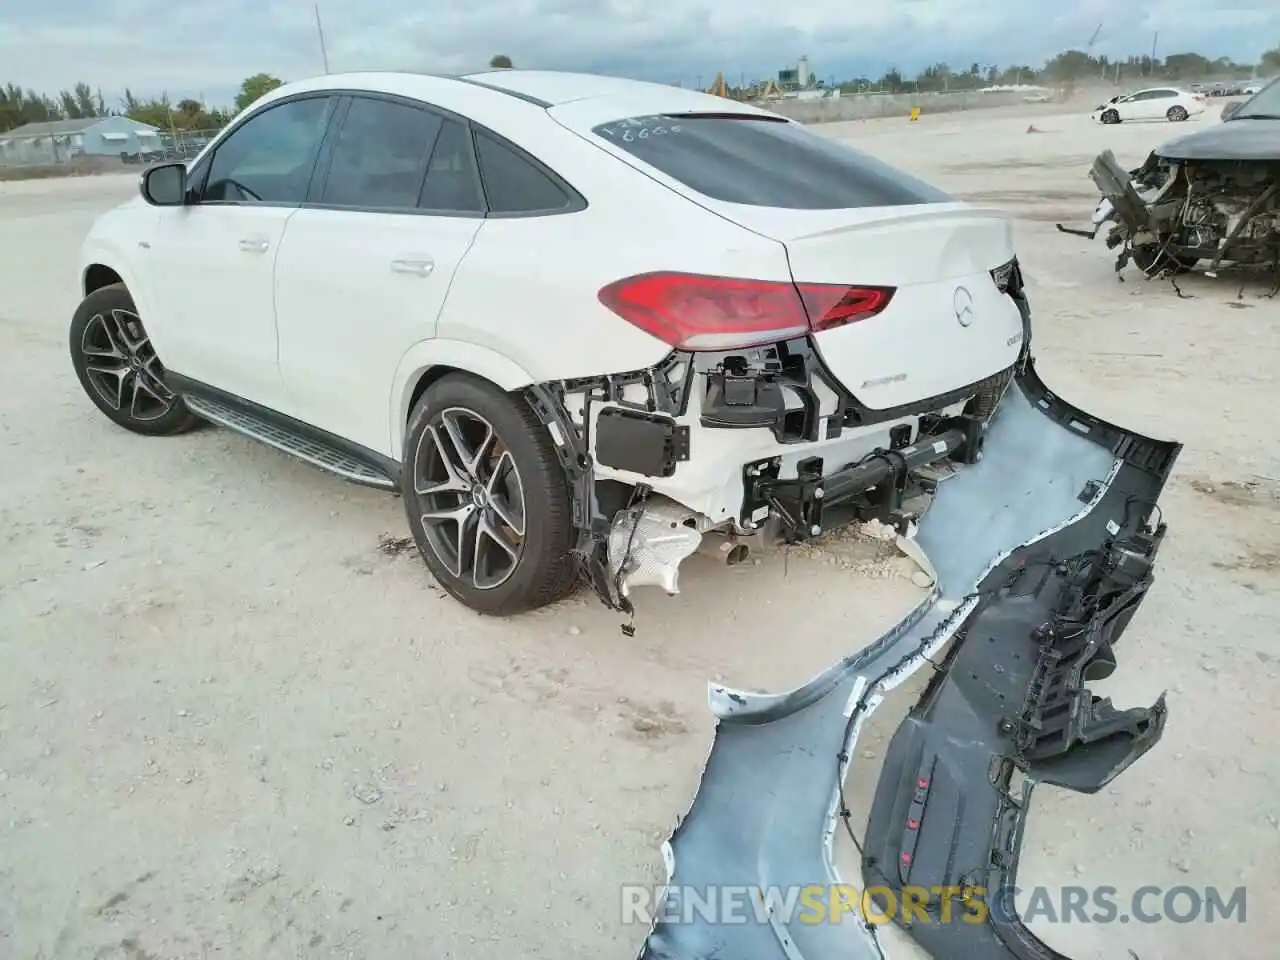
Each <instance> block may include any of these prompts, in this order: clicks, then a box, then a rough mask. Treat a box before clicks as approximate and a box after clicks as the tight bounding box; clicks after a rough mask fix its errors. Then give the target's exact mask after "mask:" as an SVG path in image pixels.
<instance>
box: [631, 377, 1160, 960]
mask: <svg viewBox="0 0 1280 960" xmlns="http://www.w3.org/2000/svg"><path fill="white" fill-rule="evenodd" d="M1015 384H1016V386H1015V388H1014V389H1012V390H1010V391H1009V394H1008V395H1007V396H1006V398H1005V400H1004V402H1003V403H1002V405H1001V407H1000V410H999V412H998V413H997V414H996V416H995V417H994V418H993V420H992V422H991V424H990V426H989V429H988V431H987V437H986V443H985V456H984V457H983V459H982V461H981V462H980V463H975V464H973V465H971V466H968V467H966V468H965V469H964V470H963V471H961V472H960V473H959V474H957V475H956V476H955V477H954V478H953V479H951V480H949V481H947V482H946V484H945V485H944V487H943V489H942V490H941V491H940V492H939V495H938V497H937V499H936V501H935V503H934V505H933V507H932V509H931V510H930V512H929V513H928V514H927V515H926V516H925V518H924V520H923V522H922V524H921V527H920V530H919V534H918V543H919V545H920V547H921V548H922V549H923V551H924V552H925V554H926V555H927V556H928V557H929V559H930V561H931V563H932V565H933V567H934V571H935V573H936V585H935V587H934V589H933V591H932V592H931V595H930V596H929V597H928V598H927V599H926V600H925V601H924V602H923V603H921V604H920V605H919V606H918V607H917V608H916V609H915V610H913V611H912V613H911V614H910V615H909V616H908V617H907V618H905V619H904V620H903V621H902V622H901V623H899V624H898V626H897V627H895V628H894V629H893V630H892V631H890V632H889V633H888V634H886V635H884V636H883V637H881V638H880V639H879V640H877V641H875V642H874V643H872V644H871V645H870V646H868V647H866V648H865V649H863V650H861V651H859V652H858V653H856V654H851V655H850V656H848V657H846V658H845V659H844V660H842V661H841V662H840V663H838V664H836V665H835V666H834V667H832V668H830V669H829V670H827V671H825V672H824V673H822V674H821V675H819V676H818V677H816V678H815V679H814V680H812V681H811V682H810V683H808V684H806V685H805V686H803V687H801V688H799V689H797V690H794V691H792V692H791V693H787V694H781V695H761V694H751V693H741V692H736V691H731V690H727V689H724V688H722V687H712V689H711V692H710V700H711V706H712V709H713V711H714V712H715V713H716V714H717V716H718V718H719V725H718V729H717V733H716V737H715V741H714V744H713V746H712V750H711V755H710V757H709V759H708V762H707V767H706V770H705V772H704V774H703V779H702V783H701V785H700V788H699V791H698V794H697V796H696V798H695V800H694V803H693V806H692V808H691V809H690V811H689V813H688V815H687V816H686V817H685V818H684V820H683V821H682V822H681V824H680V826H679V827H678V828H677V830H676V832H675V834H674V835H673V836H672V837H671V840H670V841H669V848H668V850H667V854H668V856H667V862H668V867H669V870H670V872H671V877H670V882H671V884H672V885H673V886H672V891H673V895H675V893H674V891H678V890H689V889H694V890H704V891H705V890H710V889H715V888H725V887H737V888H741V887H744V886H745V887H748V888H753V889H760V890H762V891H765V890H775V889H778V888H784V889H791V888H805V887H812V886H814V885H817V886H821V887H829V886H830V885H832V884H835V883H837V882H839V878H838V877H837V876H836V872H835V868H834V866H833V863H832V855H831V843H832V838H833V835H834V831H835V830H836V829H837V827H838V826H839V823H840V817H841V816H842V815H843V814H844V803H843V800H842V796H843V786H842V785H843V782H844V779H845V777H846V776H847V775H852V776H858V775H859V774H858V769H857V764H856V763H854V762H853V758H854V757H855V756H856V754H855V752H854V751H853V744H854V743H855V741H856V739H857V736H858V731H859V729H860V727H861V725H862V723H863V721H864V720H865V719H866V717H867V716H868V715H869V714H870V712H871V711H872V710H874V709H875V707H876V706H877V705H878V703H879V702H880V700H881V698H882V696H883V694H884V692H885V691H886V690H887V689H889V688H891V687H893V686H896V685H897V684H898V683H900V682H901V681H902V680H903V679H905V678H906V677H907V676H908V675H910V674H911V673H913V672H914V671H915V670H917V669H919V668H921V667H922V666H925V665H928V664H930V658H931V657H932V656H933V655H934V654H936V653H938V652H940V651H941V650H942V649H943V648H944V647H946V646H947V645H948V643H950V642H952V641H954V643H952V644H951V649H950V652H949V654H948V658H947V660H946V661H945V663H944V664H943V666H942V667H941V669H940V670H939V671H938V673H937V675H936V676H935V677H934V678H933V682H932V683H931V684H930V685H929V688H928V690H927V692H926V693H925V695H924V696H923V697H922V699H921V700H920V702H919V704H918V705H917V706H916V707H915V709H913V710H912V711H911V713H910V714H909V715H908V717H907V719H906V720H905V721H904V722H903V724H902V725H901V726H900V727H899V729H898V731H897V733H896V734H895V736H894V737H893V740H892V742H891V744H890V747H889V751H888V755H887V757H886V761H885V766H884V770H883V772H882V775H881V778H880V781H879V784H878V787H877V790H876V795H875V801H874V804H873V809H872V811H871V816H870V820H869V823H868V828H867V832H866V836H865V839H864V842H863V845H862V846H863V850H864V855H863V864H862V866H863V872H864V878H862V882H859V881H858V878H849V882H853V883H854V884H855V885H856V886H858V887H859V888H861V887H863V886H864V884H865V885H866V886H868V887H877V886H881V887H887V888H889V889H890V890H895V891H897V890H901V889H902V887H903V886H904V885H908V884H909V885H911V886H912V887H915V888H926V889H929V890H932V889H934V888H941V887H968V886H981V887H984V888H986V890H987V891H989V893H988V895H987V899H988V903H989V905H990V901H991V898H992V897H993V896H998V891H1000V890H1002V889H1007V888H1009V887H1011V886H1012V884H1013V883H1014V881H1015V879H1016V871H1017V863H1018V850H1019V846H1020V843H1021V832H1022V827H1023V823H1024V820H1025V816H1026V810H1027V802H1028V800H1029V799H1030V793H1031V787H1032V786H1033V785H1034V783H1035V782H1036V781H1043V782H1048V783H1055V784H1059V785H1062V786H1066V787H1069V788H1071V789H1075V790H1081V791H1086V792H1091V791H1094V790H1097V789H1099V788H1101V787H1102V786H1103V785H1105V784H1106V783H1107V782H1109V781H1110V780H1111V779H1112V778H1113V777H1115V776H1116V775H1117V774H1118V773H1120V772H1121V771H1122V770H1124V769H1125V768H1126V767H1127V766H1128V765H1129V764H1131V763H1132V762H1133V761H1134V760H1135V759H1137V758H1138V757H1140V756H1141V755H1142V754H1143V753H1144V752H1145V751H1146V750H1148V749H1150V747H1151V746H1152V745H1154V743H1155V742H1156V741H1157V740H1158V739H1159V736H1160V734H1161V732H1162V729H1163V721H1164V715H1165V709H1164V703H1163V698H1161V700H1159V701H1157V702H1156V703H1155V704H1154V705H1153V706H1151V707H1150V708H1147V709H1136V710H1129V711H1124V712H1118V711H1115V710H1113V709H1112V708H1111V706H1110V704H1109V702H1107V701H1106V700H1101V699H1098V698H1094V697H1092V696H1091V695H1090V694H1089V693H1088V691H1087V690H1086V689H1085V686H1084V685H1085V683H1086V682H1087V681H1088V680H1090V679H1094V678H1096V677H1099V676H1105V675H1106V673H1107V672H1109V669H1110V667H1111V666H1112V665H1114V662H1115V660H1114V657H1113V655H1112V653H1111V649H1112V646H1113V645H1114V644H1115V642H1116V640H1117V638H1118V637H1119V635H1120V633H1121V632H1122V631H1123V630H1124V628H1125V626H1126V625H1127V623H1128V621H1129V619H1130V618H1131V617H1132V615H1133V613H1134V611H1135V610H1136V608H1137V606H1138V604H1139V603H1140V602H1141V600H1142V597H1143V595H1144V593H1145V590H1146V588H1147V587H1148V585H1149V584H1150V582H1151V568H1152V563H1153V560H1154V557H1155V554H1156V552H1157V550H1158V548H1159V545H1160V542H1161V539H1162V537H1163V533H1164V527H1163V523H1160V524H1158V525H1156V526H1155V527H1154V528H1152V527H1151V526H1150V519H1151V516H1152V514H1153V511H1155V512H1158V508H1157V507H1156V504H1155V501H1156V498H1157V497H1158V495H1159V493H1160V491H1161V489H1162V488H1163V486H1164V483H1165V481H1166V480H1167V478H1168V475H1169V472H1170V470H1171V469H1172V466H1173V462H1174V460H1175V458H1176V457H1177V455H1178V452H1179V449H1180V447H1179V446H1178V444H1176V443H1166V442H1161V441H1155V440H1151V439H1148V438H1145V437H1141V436H1138V435H1136V434H1133V433H1130V432H1127V431H1124V430H1122V429H1120V428H1117V427H1114V426H1112V425H1110V424H1107V423H1104V422H1102V421H1099V420H1097V419H1096V418H1093V417H1090V416H1088V415H1087V414H1084V413H1083V412H1081V411H1079V410H1077V409H1076V408H1074V407H1072V406H1070V405H1069V404H1067V403H1065V402H1064V401H1062V400H1061V399H1059V398H1057V397H1056V396H1054V395H1053V394H1052V393H1050V392H1049V391H1048V389H1047V388H1046V387H1045V386H1044V384H1043V383H1042V382H1041V381H1040V379H1039V378H1038V376H1037V375H1036V372H1035V369H1034V366H1033V365H1032V364H1030V363H1029V364H1028V366H1027V367H1026V369H1025V370H1024V372H1023V373H1021V374H1020V375H1019V376H1018V378H1017V379H1016V381H1015ZM1015 771H1020V772H1021V775H1022V776H1021V782H1022V784H1023V786H1022V787H1021V788H1020V789H1014V788H1013V787H1012V783H1013V782H1014V781H1015V780H1018V779H1019V778H1018V777H1017V776H1016V775H1015ZM941 906H942V904H941V902H940V901H939V900H938V899H937V898H936V897H934V898H933V899H932V900H931V901H930V902H929V903H928V904H927V905H926V908H927V910H928V911H929V912H930V914H931V915H933V916H937V915H938V914H940V913H942V912H943V911H942V910H941ZM948 912H949V913H950V914H951V915H953V916H954V915H957V914H959V913H960V912H961V911H960V910H958V909H953V910H951V911H948ZM908 932H909V933H910V934H911V935H912V936H913V937H914V938H915V939H916V940H917V942H919V943H920V944H921V945H923V946H924V947H925V948H926V949H928V950H929V951H930V952H931V953H933V954H934V955H935V956H938V957H945V958H948V960H950V958H962V960H967V958H975V960H977V958H982V960H996V958H1037V960H1042V958H1055V957H1058V954H1056V953H1055V952H1054V951H1052V950H1051V949H1050V948H1048V947H1046V946H1045V945H1044V944H1042V943H1041V942H1040V941H1038V940H1037V939H1036V938H1035V937H1034V936H1033V935H1032V934H1031V933H1030V932H1029V931H1028V930H1027V929H1026V928H1025V927H1024V926H1023V925H1022V923H1021V922H1020V921H1019V920H1018V918H1017V916H1016V914H1015V913H1014V912H1013V911H1012V910H1011V909H1008V907H1007V906H1005V908H1004V909H997V908H996V907H995V906H991V908H990V909H989V911H988V919H987V921H986V922H985V923H982V924H973V923H955V922H953V923H949V924H942V923H937V922H933V923H916V924H913V925H911V926H910V927H909V928H908ZM883 955H884V954H883V950H882V946H881V944H880V941H879V937H878V935H877V932H876V928H875V927H874V926H871V925H867V924H864V923H862V922H855V921H852V920H850V921H849V922H844V923H832V922H826V923H797V922H787V918H780V917H778V916H777V915H772V916H766V917H763V918H762V917H761V916H759V915H758V914H755V915H753V914H751V912H750V911H748V913H747V917H746V922H720V921H717V920H708V919H706V918H704V917H701V916H697V917H685V916H681V915H680V911H679V910H677V911H674V913H673V916H671V917H665V918H662V919H660V920H659V921H658V922H657V923H656V924H655V926H654V927H653V929H652V930H651V932H650V935H649V937H648V938H647V940H646V941H645V943H644V946H643V948H642V951H641V957H642V958H644V960H701V958H706V957H732V958H733V960H800V958H804V960H851V958H854V960H856V958H863V957H865V958H876V960H879V958H881V957H882V956H883Z"/></svg>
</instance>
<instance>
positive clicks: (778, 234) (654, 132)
mask: <svg viewBox="0 0 1280 960" xmlns="http://www.w3.org/2000/svg"><path fill="white" fill-rule="evenodd" d="M601 112H602V111H601V110H600V105H599V104H598V103H597V104H592V103H591V102H586V103H579V104H574V103H570V104H566V105H564V106H562V107H557V108H554V109H553V111H552V113H553V115H555V116H556V117H557V119H559V120H560V121H561V122H562V123H564V124H565V125H567V126H569V127H570V128H571V129H575V130H578V131H579V132H580V133H582V135H584V136H587V137H589V138H592V139H594V140H595V141H596V142H598V143H599V144H600V145H601V147H602V148H603V149H606V150H608V151H609V152H611V153H613V154H614V155H615V156H617V157H619V159H622V160H624V161H625V162H628V163H631V164H632V165H634V166H636V167H637V168H638V169H642V170H644V171H645V172H647V173H649V175H650V176H653V177H654V178H655V179H660V180H661V181H662V182H664V183H666V184H667V185H668V186H670V187H671V188H672V189H674V190H677V191H679V192H681V193H683V194H684V195H685V196H687V197H689V199H691V200H693V201H694V202H696V203H698V204H700V205H701V206H703V207H706V208H707V209H709V210H712V211H713V212H715V213H718V214H719V215H721V216H723V217H725V218H726V219H728V220H731V221H733V222H734V223H738V224H740V225H742V226H744V227H747V228H748V229H750V230H753V231H754V232H756V233H758V234H761V235H763V236H766V237H770V238H773V239H776V240H778V241H779V242H781V243H782V244H784V246H785V247H786V250H787V256H788V259H789V261H790V266H791V272H792V276H793V278H794V280H795V281H796V283H797V284H800V285H802V286H803V285H804V284H834V285H847V286H848V288H850V289H851V290H852V289H854V288H858V289H860V290H863V291H869V292H870V293H869V294H868V296H870V295H871V293H874V292H875V291H880V292H881V294H885V293H887V294H888V296H887V297H886V296H883V295H881V296H880V297H879V299H878V300H876V304H877V306H876V309H875V311H874V312H870V313H868V314H866V315H861V316H857V315H855V316H854V318H852V319H849V318H847V317H846V318H842V321H841V322H840V323H838V324H832V325H829V326H828V325H825V324H824V323H823V322H821V320H820V318H818V317H816V316H813V315H812V313H813V311H812V309H811V316H810V320H811V322H813V323H814V324H815V327H816V328H817V329H816V332H815V333H814V337H813V339H814V343H815V344H816V346H817V348H818V351H819V352H820V354H821V355H822V357H823V359H824V360H825V361H826V363H827V365H828V367H830V369H831V371H832V372H833V373H834V374H835V375H836V376H837V377H839V378H840V380H841V381H842V382H843V383H844V385H845V387H847V388H848V389H849V390H850V391H852V392H853V393H854V394H855V395H856V396H857V397H858V399H859V400H860V401H861V402H862V403H864V404H866V405H867V406H869V407H872V408H873V409H887V408H889V407H895V406H898V405H900V404H905V403H913V402H916V401H919V400H921V399H925V398H929V397H933V396H937V395H940V394H943V393H947V392H949V391H952V390H958V389H960V388H962V387H966V386H968V385H970V384H972V383H975V382H976V381H978V380H981V379H983V378H985V377H987V376H990V375H992V374H993V373H996V372H999V371H1000V370H1002V369H1004V368H1005V367H1008V366H1009V365H1011V364H1012V363H1013V362H1014V361H1015V360H1016V359H1017V357H1018V353H1019V351H1020V342H1021V333H1022V321H1021V316H1020V314H1019V313H1018V309H1017V306H1016V305H1015V304H1014V303H1013V301H1012V300H1011V299H1010V298H1009V297H1008V296H1005V295H1004V294H1002V293H1001V292H1000V290H999V289H998V288H997V287H996V283H995V280H994V279H993V277H992V274H991V271H992V270H993V269H995V268H997V267H1000V266H1002V265H1004V264H1006V263H1008V262H1009V261H1010V260H1011V259H1012V258H1013V255H1014V254H1013V239H1012V231H1011V227H1010V225H1009V223H1008V222H1007V220H1006V219H1005V218H1004V217H1002V216H1001V215H999V214H997V213H994V212H991V211H985V210H979V209H975V208H973V207H970V206H969V205H967V204H964V203H960V202H958V201H956V200H954V199H953V198H952V197H950V196H948V195H947V194H945V193H943V192H942V191H940V190H938V189H936V188H934V187H931V186H929V185H928V184H926V183H923V182H922V181H920V180H917V179H915V178H914V177H911V176H909V175H907V174H905V173H902V172H901V171H898V170H895V169H893V168H892V167H889V166H887V165H885V164H883V163H881V162H880V161H878V160H876V159H874V158H873V157H870V156H868V155H866V154H863V153H860V152H858V151H855V150H853V149H851V148H850V147H848V146H846V145H844V144H841V143H838V142H836V141H834V140H831V139H829V138H826V137H822V136H819V135H817V134H814V133H812V132H810V131H808V130H806V129H805V128H804V127H802V126H800V125H799V124H794V123H789V122H786V121H782V120H780V119H778V118H776V117H773V116H772V115H768V114H763V115H761V114H737V113H728V114H708V115H687V114H686V115H680V116H677V115H658V116H655V115H652V114H650V115H633V116H630V117H626V116H618V115H615V116H613V117H608V118H606V117H602V116H601ZM672 269H679V265H678V264H673V265H672ZM867 302H871V300H868V301H867Z"/></svg>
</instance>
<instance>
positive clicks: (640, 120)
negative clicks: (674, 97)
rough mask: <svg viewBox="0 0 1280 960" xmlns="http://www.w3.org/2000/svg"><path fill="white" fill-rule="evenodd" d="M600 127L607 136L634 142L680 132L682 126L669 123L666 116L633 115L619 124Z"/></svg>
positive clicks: (624, 141) (625, 141)
mask: <svg viewBox="0 0 1280 960" xmlns="http://www.w3.org/2000/svg"><path fill="white" fill-rule="evenodd" d="M599 129H600V132H601V133H603V134H604V135H605V136H607V137H610V138H616V139H618V140H621V141H622V142H623V143H634V142H635V141H637V140H648V139H649V138H650V137H665V136H667V135H668V134H672V133H679V132H680V131H681V129H682V128H681V126H680V124H678V123H673V124H670V125H668V123H667V122H666V118H665V117H632V118H630V119H628V120H622V121H620V122H619V123H618V125H617V126H613V127H600V128H599Z"/></svg>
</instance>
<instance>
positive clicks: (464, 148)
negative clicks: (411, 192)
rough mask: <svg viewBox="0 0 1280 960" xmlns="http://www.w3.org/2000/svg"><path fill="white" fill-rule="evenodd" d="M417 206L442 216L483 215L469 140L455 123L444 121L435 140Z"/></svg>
mask: <svg viewBox="0 0 1280 960" xmlns="http://www.w3.org/2000/svg"><path fill="white" fill-rule="evenodd" d="M418 206H419V207H421V208H422V209H423V210H435V211H439V212H442V213H473V214H482V213H484V198H483V197H482V196H480V181H479V180H477V179H476V165H475V160H474V159H473V158H472V155H471V137H470V135H469V134H468V132H467V128H466V127H465V126H463V125H462V124H461V123H459V122H458V121H456V120H446V121H445V122H444V126H443V127H442V128H441V130H440V136H439V137H437V138H436V146H435V150H434V151H432V153H431V163H430V164H429V165H428V167H427V179H426V182H424V183H423V185H422V198H421V199H420V200H419V202H418Z"/></svg>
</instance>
